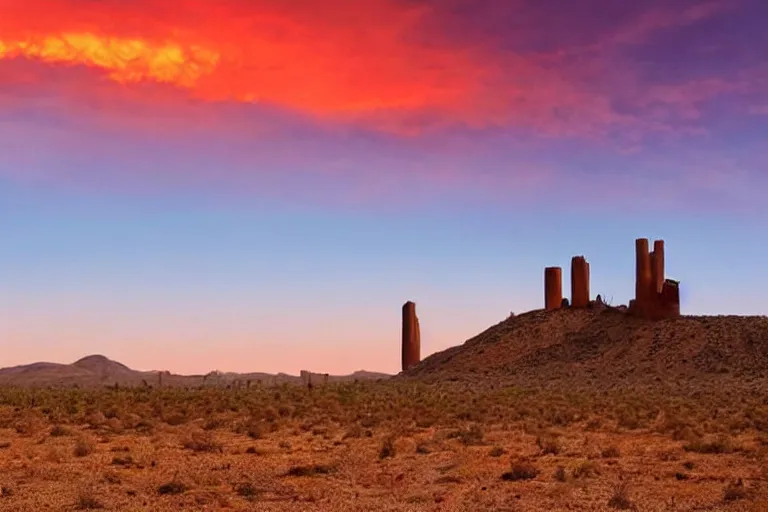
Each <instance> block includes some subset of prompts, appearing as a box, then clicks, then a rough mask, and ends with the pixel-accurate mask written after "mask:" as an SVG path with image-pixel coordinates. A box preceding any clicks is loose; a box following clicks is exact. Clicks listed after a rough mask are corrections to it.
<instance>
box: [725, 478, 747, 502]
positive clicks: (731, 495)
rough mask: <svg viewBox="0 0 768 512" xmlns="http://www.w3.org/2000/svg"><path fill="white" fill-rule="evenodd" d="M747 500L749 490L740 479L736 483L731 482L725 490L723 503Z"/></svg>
mask: <svg viewBox="0 0 768 512" xmlns="http://www.w3.org/2000/svg"><path fill="white" fill-rule="evenodd" d="M745 498H747V490H746V489H745V488H744V483H743V482H742V481H741V478H739V479H738V480H737V481H736V482H731V483H729V484H728V485H726V486H725V488H724V489H723V501H736V500H743V499H745Z"/></svg>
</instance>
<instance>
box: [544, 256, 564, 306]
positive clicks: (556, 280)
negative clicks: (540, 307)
mask: <svg viewBox="0 0 768 512" xmlns="http://www.w3.org/2000/svg"><path fill="white" fill-rule="evenodd" d="M562 304H563V270H562V269H561V268H560V267H547V268H545V269H544V308H545V309H546V310H547V311H551V310H553V309H560V307H561V306H562Z"/></svg>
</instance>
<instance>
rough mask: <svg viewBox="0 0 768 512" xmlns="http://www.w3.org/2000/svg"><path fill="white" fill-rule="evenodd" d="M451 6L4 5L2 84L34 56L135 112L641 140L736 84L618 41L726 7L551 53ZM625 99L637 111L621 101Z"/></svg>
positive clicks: (701, 9)
mask: <svg viewBox="0 0 768 512" xmlns="http://www.w3.org/2000/svg"><path fill="white" fill-rule="evenodd" d="M446 2H447V3H444V2H439V1H435V2H430V1H428V0H424V1H419V2H413V1H411V0H366V1H365V2H362V3H361V2H359V1H357V0H325V1H322V2H321V1H318V0H294V1H291V2H288V1H286V2H282V1H274V0H259V1H256V0H253V1H252V0H176V1H175V2H170V3H169V2H160V1H154V0H133V1H123V0H102V1H98V2H97V1H84V0H26V1H25V2H17V1H13V0H0V87H2V88H5V89H6V91H11V92H13V91H15V92H16V94H24V95H26V94H30V93H31V92H30V91H34V90H35V88H39V87H40V86H41V84H40V83H39V82H38V83H35V82H34V78H35V77H34V75H33V74H28V75H25V76H26V78H25V79H24V80H20V79H19V77H16V76H12V73H13V72H16V71H17V70H18V69H20V67H19V66H17V65H9V64H8V62H9V61H11V60H13V61H18V60H19V59H25V60H31V61H36V62H42V63H45V64H47V65H53V66H57V67H62V66H64V67H68V66H72V67H76V68H79V69H82V68H87V69H88V70H89V71H94V70H95V71H97V72H98V73H100V74H101V76H103V77H106V78H107V79H108V80H109V81H111V82H112V85H119V86H120V87H107V86H105V85H103V84H101V83H98V82H97V81H96V80H94V79H93V74H92V73H89V74H88V78H87V80H86V81H84V82H83V86H78V85H77V83H76V81H75V80H74V79H73V81H72V82H69V83H67V84H66V86H61V85H55V86H54V85H47V87H56V90H55V92H54V94H56V95H57V96H58V97H61V96H64V95H66V96H67V97H68V98H70V99H71V101H75V102H77V103H78V104H82V103H84V104H89V105H93V104H94V102H98V103H99V104H100V106H101V107H100V108H99V109H98V110H99V111H101V110H102V108H105V109H111V108H118V109H119V108H121V107H115V106H114V104H115V103H116V102H117V101H126V98H128V99H129V100H130V101H128V103H127V105H129V107H128V108H126V107H123V109H124V110H125V112H124V115H122V116H121V119H120V122H123V123H125V122H128V119H130V118H131V113H132V112H133V111H134V110H135V109H134V107H135V106H136V105H138V104H140V103H142V102H143V103H145V104H146V105H150V104H154V105H158V104H159V103H162V104H163V106H162V107H158V108H163V109H167V108H169V107H168V105H176V104H178V103H179V102H188V99H189V98H192V99H194V100H195V101H200V102H206V103H207V102H241V103H243V102H245V103H257V104H260V105H269V106H272V107H277V108H280V109H285V110H287V111H293V112H297V113H300V114H301V115H304V116H311V117H313V118H314V119H315V120H316V121H323V122H344V123H350V122H352V123H355V122H361V123H363V124H364V125H365V126H371V125H373V126H375V127H377V128H379V129H383V130H386V131H393V132H396V133H399V134H409V133H423V132H424V131H425V130H428V129H433V128H435V127H442V126H469V127H473V128H487V127H508V126H517V127H523V128H526V129H529V130H532V131H534V132H536V133H539V134H545V135H554V136H579V137H591V138H594V139H605V138H606V137H609V136H610V135H611V133H614V132H617V131H620V132H621V133H622V134H623V135H624V137H625V138H627V139H629V140H631V141H632V142H636V141H637V140H639V139H641V138H642V137H643V135H644V134H645V133H648V132H658V131H662V132H669V131H674V130H676V129H678V127H677V126H676V125H677V124H679V122H683V123H693V122H694V121H695V120H696V119H697V118H698V117H699V115H700V114H699V110H698V108H699V104H700V103H701V102H704V101H706V100H708V99H710V98H712V97H714V96H716V95H718V94H721V93H723V92H729V91H733V90H735V89H737V88H738V87H736V86H731V85H729V84H727V83H724V84H720V83H715V82H713V81H712V80H710V81H706V80H702V79H697V80H696V81H694V82H691V83H673V84H663V85H658V86H657V85H656V84H653V83H651V84H647V83H644V79H643V77H642V76H640V74H639V73H638V72H637V70H636V69H635V68H633V67H632V65H631V64H628V63H627V62H623V61H621V57H620V55H617V52H616V51H614V50H615V49H616V48H619V47H623V46H626V45H628V44H629V45H631V44H638V43H640V42H642V41H645V40H647V39H648V38H649V37H650V36H651V34H653V33H654V32H655V31H658V30H663V29H668V28H674V27H680V26H687V25H690V24H693V23H695V22H698V21H700V20H702V19H704V18H706V17H710V16H712V15H713V14H716V13H718V12H720V10H721V9H722V8H723V7H724V6H726V5H728V4H727V2H723V1H718V2H710V3H706V4H701V5H699V6H696V7H693V8H688V9H677V10H675V9H671V8H664V9H661V10H659V9H649V10H647V11H646V12H644V13H643V14H642V15H641V16H640V17H639V18H638V17H635V18H634V19H632V20H630V21H629V22H627V21H626V20H623V21H622V24H620V25H619V26H618V27H615V28H614V27H610V28H609V29H605V28H604V30H603V31H602V32H601V33H599V34H598V35H596V36H595V37H594V38H592V39H591V40H592V41H593V42H592V43H590V44H585V45H582V46H578V45H577V46H571V47H565V48H562V49H561V50H558V51H554V52H548V53H547V52H522V53H521V52H515V51H514V49H512V50H509V49H507V48H505V46H504V42H503V41H498V40H497V39H498V38H497V39H494V38H490V39H489V40H492V41H494V44H496V46H494V44H486V43H488V41H477V40H472V39H471V38H463V37H462V34H460V33H456V31H455V30H454V31H451V30H446V29H445V27H442V26H441V25H440V23H436V22H435V20H437V19H440V18H441V17H443V16H445V13H446V12H448V11H450V10H451V7H452V5H451V4H455V3H457V1H450V2H449V1H448V0H446ZM509 2H510V4H509V5H512V7H511V8H520V9H522V8H523V7H524V6H526V5H527V7H531V5H533V4H531V5H528V4H526V2H523V1H518V2H516V3H511V0H509ZM458 3H459V4H460V3H461V2H458ZM499 5H508V4H503V3H502V2H500V3H499ZM545 11H546V9H545ZM544 15H545V17H546V16H549V15H552V13H549V12H544ZM441 27H442V28H441ZM577 29H578V27H575V28H574V30H577ZM540 30H541V28H540V27H516V28H515V31H516V32H517V33H516V34H514V35H513V36H512V39H514V40H515V41H517V42H518V43H519V42H520V40H522V39H525V38H535V37H540V36H539V35H538V34H534V32H536V31H540ZM476 33H480V34H482V33H483V31H482V30H480V31H476ZM479 37H482V36H479ZM547 38H548V40H552V41H556V40H557V38H558V34H557V33H552V34H548V35H547ZM9 66H10V67H9ZM39 78H40V77H39V76H38V79H39ZM714 80H717V78H715V79H714ZM19 84H22V85H19ZM94 84H95V85H94ZM713 84H714V85H713ZM158 85H160V86H163V87H160V88H158V87H156V86H158ZM86 86H87V88H86ZM20 88H21V92H19V91H20ZM694 89H695V91H694ZM691 91H693V92H694V96H690V94H689V93H690V92H691ZM110 95H114V96H115V99H112V100H110ZM617 102H624V103H626V104H628V105H629V106H630V107H631V108H627V109H623V110H622V109H617V107H616V103H617ZM110 103H112V104H110ZM187 108H189V107H188V106H187ZM139 110H141V109H139ZM140 121H141V120H139V122H140ZM685 129H686V130H690V127H685ZM690 131H693V130H690Z"/></svg>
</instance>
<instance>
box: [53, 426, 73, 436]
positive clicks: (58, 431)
mask: <svg viewBox="0 0 768 512" xmlns="http://www.w3.org/2000/svg"><path fill="white" fill-rule="evenodd" d="M68 434H69V430H67V429H66V428H64V427H62V426H61V425H54V426H53V427H51V431H50V432H49V435H50V436H51V437H61V436H66V435H68Z"/></svg>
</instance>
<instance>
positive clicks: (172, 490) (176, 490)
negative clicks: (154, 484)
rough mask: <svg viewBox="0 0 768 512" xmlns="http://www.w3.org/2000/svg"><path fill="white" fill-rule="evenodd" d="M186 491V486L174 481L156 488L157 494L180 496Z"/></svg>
mask: <svg viewBox="0 0 768 512" xmlns="http://www.w3.org/2000/svg"><path fill="white" fill-rule="evenodd" d="M186 490H187V486H186V485H184V484H183V483H181V482H179V481H178V480H176V479H174V480H171V481H170V482H168V483H166V484H163V485H161V486H160V487H158V488H157V493H158V494H181V493H183V492H184V491H186Z"/></svg>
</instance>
